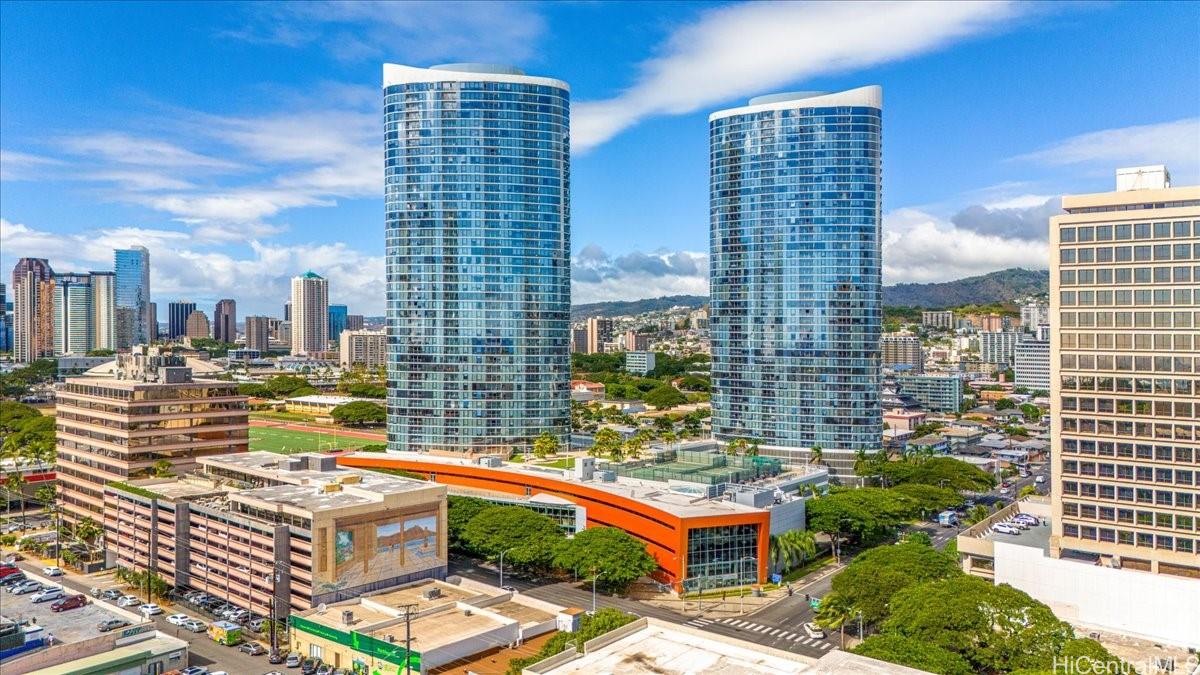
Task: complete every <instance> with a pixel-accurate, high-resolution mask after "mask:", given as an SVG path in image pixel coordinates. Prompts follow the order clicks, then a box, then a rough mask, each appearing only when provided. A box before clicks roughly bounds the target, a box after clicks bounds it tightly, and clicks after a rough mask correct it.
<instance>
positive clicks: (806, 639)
mask: <svg viewBox="0 0 1200 675" xmlns="http://www.w3.org/2000/svg"><path fill="white" fill-rule="evenodd" d="M812 643H813V639H812V638H804V644H806V645H811V644H812Z"/></svg>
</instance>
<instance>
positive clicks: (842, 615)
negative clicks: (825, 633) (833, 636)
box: [815, 593, 855, 649]
mask: <svg viewBox="0 0 1200 675" xmlns="http://www.w3.org/2000/svg"><path fill="white" fill-rule="evenodd" d="M854 615H855V609H854V607H852V606H851V605H850V603H849V602H847V601H846V599H845V598H843V597H842V596H840V595H838V594H837V593H830V594H829V595H826V596H825V597H823V598H821V605H820V606H819V607H817V615H816V617H815V618H816V623H817V625H818V626H820V627H821V628H824V629H825V630H836V631H838V632H839V633H841V647H842V649H845V648H846V622H847V621H849V620H850V619H851V618H852V617H854Z"/></svg>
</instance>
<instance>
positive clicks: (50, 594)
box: [29, 587, 65, 602]
mask: <svg viewBox="0 0 1200 675" xmlns="http://www.w3.org/2000/svg"><path fill="white" fill-rule="evenodd" d="M64 596H65V593H63V592H62V589H61V588H53V587H47V588H43V589H42V590H40V591H38V592H37V593H34V594H33V597H32V598H30V599H29V601H30V602H51V601H53V600H61V599H62V598H63V597H64Z"/></svg>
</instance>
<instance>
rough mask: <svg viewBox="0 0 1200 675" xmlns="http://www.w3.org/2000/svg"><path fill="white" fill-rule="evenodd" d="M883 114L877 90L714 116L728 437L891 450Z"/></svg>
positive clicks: (798, 97) (774, 444)
mask: <svg viewBox="0 0 1200 675" xmlns="http://www.w3.org/2000/svg"><path fill="white" fill-rule="evenodd" d="M882 105H883V103H882V90H881V89H880V88H879V87H874V86H873V87H863V88H860V89H853V90H850V91H845V92H840V93H832V94H809V93H803V94H801V93H797V94H779V95H774V96H764V97H759V98H756V99H752V100H751V101H750V104H749V105H747V106H744V107H741V108H733V109H730V110H723V111H719V112H716V113H714V114H712V115H710V116H709V132H710V139H711V147H710V151H711V162H710V166H711V171H712V175H711V202H710V203H711V222H712V227H711V262H710V265H709V270H710V286H711V289H712V291H711V292H712V304H711V307H710V308H709V333H710V338H711V340H712V355H713V361H712V390H713V394H712V409H713V417H712V428H713V435H714V436H715V437H716V438H717V439H718V440H720V441H723V442H725V441H730V440H733V439H735V438H755V439H760V441H761V442H762V444H763V445H762V446H761V448H760V452H762V453H763V454H767V455H773V456H780V457H785V458H788V459H790V460H792V461H797V460H803V459H805V458H807V457H808V456H809V453H808V449H810V448H812V447H813V446H820V447H821V448H822V451H823V455H824V457H825V458H826V459H827V460H828V459H833V458H835V457H839V456H840V457H841V458H843V459H846V458H852V456H853V455H854V453H855V452H856V451H858V450H866V451H868V452H872V451H874V450H875V449H877V448H878V447H879V439H880V435H881V434H882V432H883V418H882V415H883V412H882V410H881V407H880V374H881V373H880V354H879V338H880V328H881V321H882V291H881V282H880V274H881V267H880V239H879V236H880V235H879V232H880V201H879V191H880V180H881V178H880V171H881V154H880V123H881V117H882ZM747 177H753V180H748V179H747ZM784 195H786V197H784ZM850 464H852V462H851V463H850ZM838 472H839V473H842V471H841V469H838Z"/></svg>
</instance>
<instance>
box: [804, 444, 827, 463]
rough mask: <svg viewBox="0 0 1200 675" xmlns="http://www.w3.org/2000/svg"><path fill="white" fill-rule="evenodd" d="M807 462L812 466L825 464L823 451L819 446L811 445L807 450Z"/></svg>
mask: <svg viewBox="0 0 1200 675" xmlns="http://www.w3.org/2000/svg"><path fill="white" fill-rule="evenodd" d="M808 461H809V462H811V463H813V464H824V463H825V450H824V448H822V447H821V446H820V445H813V446H812V447H811V448H809V450H808Z"/></svg>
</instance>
